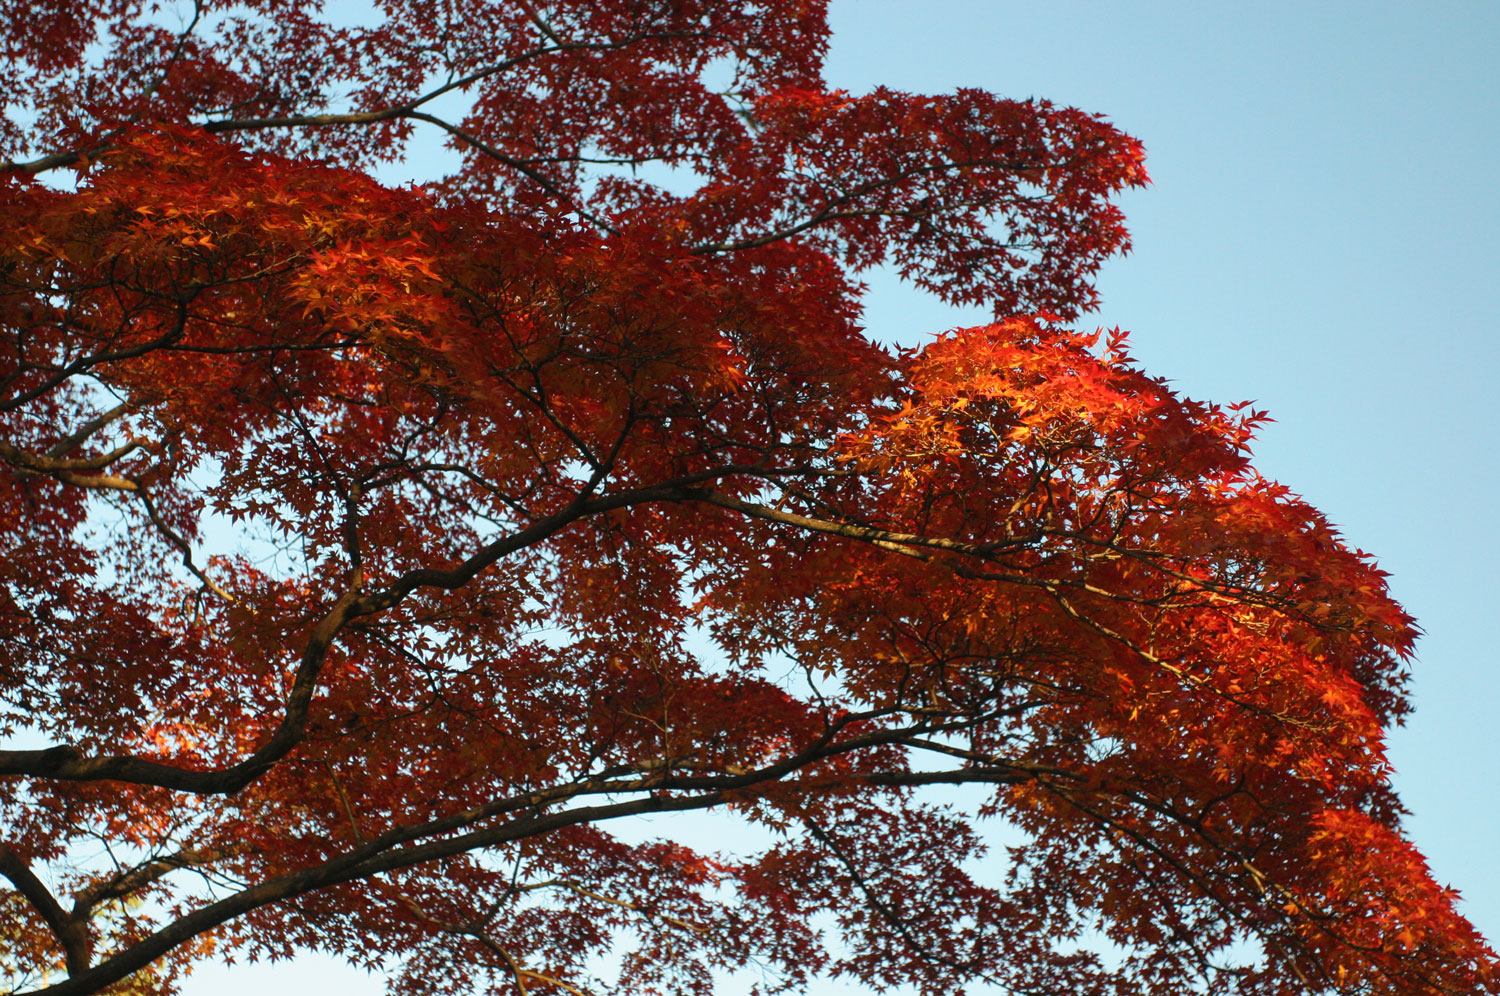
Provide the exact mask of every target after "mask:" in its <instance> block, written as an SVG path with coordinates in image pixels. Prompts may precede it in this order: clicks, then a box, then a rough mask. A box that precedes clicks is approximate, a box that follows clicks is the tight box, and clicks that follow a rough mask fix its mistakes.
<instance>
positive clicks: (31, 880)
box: [0, 843, 93, 976]
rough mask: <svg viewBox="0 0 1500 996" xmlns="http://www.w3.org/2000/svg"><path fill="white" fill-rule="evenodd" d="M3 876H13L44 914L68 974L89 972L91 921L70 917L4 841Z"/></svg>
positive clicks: (19, 888) (1, 845)
mask: <svg viewBox="0 0 1500 996" xmlns="http://www.w3.org/2000/svg"><path fill="white" fill-rule="evenodd" d="M0 875H4V876H5V877H6V878H8V879H10V881H11V884H12V885H14V886H15V887H16V891H18V892H19V893H20V894H21V895H23V896H25V897H26V901H27V902H29V903H30V904H31V906H32V908H33V909H35V910H36V911H37V912H38V913H39V914H41V917H42V920H43V921H45V922H46V924H47V928H48V929H49V930H51V931H52V934H53V936H54V937H56V938H57V940H58V942H59V943H60V944H61V945H62V949H63V956H64V958H65V960H66V963H67V966H68V974H69V975H70V976H76V975H80V974H82V973H84V972H86V971H88V968H89V962H90V961H91V960H92V957H93V950H92V949H93V940H92V939H91V938H90V937H89V929H88V922H87V921H86V920H82V919H75V918H74V917H71V916H69V915H68V914H67V913H66V912H65V911H64V910H63V908H62V906H61V905H59V904H58V902H57V899H56V897H54V896H53V895H52V893H51V892H50V891H49V890H48V889H47V886H46V885H44V884H43V883H42V880H41V879H39V878H37V877H36V873H35V872H33V871H32V870H31V868H30V867H28V866H27V864H26V862H25V861H23V860H21V856H20V855H18V854H17V853H16V852H15V851H14V850H12V849H11V847H10V845H8V844H4V843H0Z"/></svg>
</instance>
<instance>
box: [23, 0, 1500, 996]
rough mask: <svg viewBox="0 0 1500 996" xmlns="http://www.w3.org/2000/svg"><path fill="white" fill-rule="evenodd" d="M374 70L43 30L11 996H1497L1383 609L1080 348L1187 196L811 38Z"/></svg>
mask: <svg viewBox="0 0 1500 996" xmlns="http://www.w3.org/2000/svg"><path fill="white" fill-rule="evenodd" d="M320 8H321V5H320V4H318V3H315V2H308V0H243V2H235V3H229V2H221V0H194V2H192V3H178V4H165V5H163V4H155V3H147V2H144V0H87V2H78V3H73V4H67V5H58V4H52V3H45V2H38V0H0V39H3V44H4V59H5V65H6V73H7V76H6V82H7V86H6V90H5V96H4V98H0V100H3V103H0V110H3V115H4V116H3V117H0V158H3V159H5V160H7V165H6V166H5V170H4V172H5V174H6V176H5V179H4V181H3V184H0V335H3V349H0V522H3V531H0V537H3V538H0V542H3V544H4V545H3V548H0V549H3V557H0V580H3V584H0V729H3V732H4V733H5V735H6V737H7V749H3V750H0V776H3V777H0V814H3V816H0V877H3V878H4V879H5V880H7V881H8V883H9V884H10V886H11V887H12V889H11V891H9V892H7V893H4V894H3V895H0V968H3V972H4V975H5V983H4V985H5V986H6V987H7V988H8V990H10V991H12V992H16V993H21V992H37V993H48V994H55V996H64V994H74V993H96V992H122V993H123V992H139V993H146V992H152V993H155V992H170V991H172V989H173V988H174V986H175V984H176V983H177V982H178V981H179V980H180V976H181V973H182V972H183V970H184V969H185V968H186V967H187V966H189V965H191V963H192V962H193V961H194V960H196V959H199V958H202V957H205V956H207V955H209V954H216V955H217V956H220V957H230V958H243V957H287V956H291V955H292V954H294V953H295V952H297V951H299V950H307V949H320V950H324V951H329V952H333V953H335V954H339V955H342V956H344V957H347V958H348V959H350V960H351V961H354V962H356V963H359V964H378V965H382V966H384V967H386V968H387V969H389V970H390V972H391V986H392V989H393V991H395V992H397V993H403V994H411V996H417V994H424V993H449V992H453V993H461V992H469V991H491V990H493V991H501V992H507V991H511V992H517V993H522V994H525V993H543V992H556V993H563V992H573V993H586V994H591V996H592V994H597V993H602V992H605V991H616V990H618V991H621V992H630V993H651V992H663V993H665V992H693V993H709V992H712V991H714V988H715V985H716V981H715V980H716V978H718V977H719V976H720V973H723V972H725V971H732V970H738V969H746V970H748V974H747V975H746V978H747V979H750V980H751V981H752V982H753V984H754V985H755V986H757V987H759V988H760V989H763V990H765V991H791V992H797V991H804V990H806V988H807V987H808V986H809V985H810V984H813V980H815V978H816V977H818V976H820V975H824V974H833V975H838V976H841V977H845V978H847V979H850V980H854V981H856V982H858V983H861V984H863V985H865V986H867V987H869V988H871V989H874V990H882V989H886V988H890V987H894V986H911V987H912V988H914V989H915V990H916V991H917V992H920V993H922V994H949V993H956V992H962V991H964V990H966V989H967V990H969V991H979V990H985V991H1001V992H1013V993H1017V994H1033V993H1046V994H1075V993H1076V994H1095V996H1106V994H1118V996H1134V994H1155V993H1161V994H1166V993H1172V994H1177V993H1182V992H1210V993H1224V994H1243V996H1292V994H1321V993H1336V992H1349V993H1361V994H1372V996H1373V994H1412V996H1435V994H1438V993H1453V994H1461V996H1470V994H1475V993H1496V992H1500V976H1497V973H1496V962H1495V956H1494V953H1493V952H1492V951H1490V949H1489V948H1488V947H1487V946H1486V945H1485V943H1484V941H1483V939H1482V938H1480V937H1479V936H1478V935H1477V933H1476V932H1475V931H1474V929H1473V928H1472V927H1471V926H1470V925H1469V924H1468V923H1467V922H1466V921H1465V920H1464V919H1463V918H1462V917H1461V916H1460V915H1459V914H1458V913H1457V912H1456V911H1455V909H1454V898H1455V897H1454V895H1453V894H1452V892H1451V891H1450V890H1448V889H1446V888H1444V887H1442V886H1440V885H1439V884H1438V883H1436V882H1434V881H1433V879H1432V877H1431V875H1430V874H1429V873H1428V870H1427V868H1426V865H1425V863H1424V861H1423V859H1422V857H1421V856H1420V854H1419V853H1418V852H1417V851H1416V850H1415V849H1414V847H1413V846H1412V845H1411V843H1410V842H1409V841H1408V840H1407V839H1406V838H1405V837H1404V836H1403V835H1402V832H1401V828H1400V818H1401V815H1402V810H1401V807H1400V804H1399V801H1398V800H1397V799H1396V797H1395V795H1394V794H1393V792H1392V791H1391V788H1390V784H1389V776H1390V769H1389V765H1388V764H1387V762H1386V760H1385V757H1384V753H1383V743H1384V735H1385V731H1386V730H1387V729H1388V728H1389V727H1390V726H1391V725H1392V724H1393V723H1396V722H1399V721H1400V719H1401V717H1402V716H1403V715H1404V714H1405V713H1406V712H1407V711H1408V709H1409V704H1408V701H1407V698H1406V696H1405V691H1404V689H1405V683H1406V680H1407V673H1408V672H1407V662H1408V660H1409V657H1410V651H1411V647H1412V642H1413V639H1414V632H1415V630H1414V626H1413V623H1412V620H1411V619H1410V618H1409V617H1408V616H1407V614H1406V613H1405V612H1404V611H1403V610H1402V609H1401V608H1400V606H1399V605H1397V604H1396V603H1395V602H1394V601H1393V600H1392V599H1391V597H1390V595H1389V593H1388V592H1387V589H1386V585H1385V582H1384V575H1383V573H1382V572H1381V571H1380V570H1379V569H1378V568H1377V567H1376V566H1375V564H1374V563H1373V562H1372V559H1371V558H1370V557H1369V556H1368V555H1366V554H1365V553H1363V552H1361V551H1359V550H1358V549H1354V548H1352V547H1350V546H1349V545H1347V544H1346V543H1345V542H1344V541H1343V539H1342V538H1341V537H1340V536H1339V535H1338V534H1337V533H1336V532H1335V530H1334V529H1333V528H1332V527H1331V526H1330V525H1329V524H1328V522H1327V521H1326V520H1325V519H1324V518H1323V517H1322V516H1321V515H1320V514H1319V513H1318V512H1317V511H1316V510H1315V509H1313V508H1311V507H1309V506H1308V505H1307V504H1306V503H1305V502H1303V501H1302V500H1301V499H1300V498H1298V497H1297V496H1296V495H1295V494H1293V493H1292V492H1291V491H1289V490H1288V489H1287V488H1286V487H1284V486H1282V485H1280V484H1277V483H1275V482H1273V481H1269V480H1267V479H1265V478H1263V477H1262V476H1260V475H1259V474H1258V473H1256V471H1255V469H1254V468H1253V466H1252V464H1251V462H1250V456H1249V445H1250V442H1251V440H1252V436H1253V433H1254V431H1255V429H1256V426H1257V425H1258V424H1259V423H1260V422H1261V421H1262V420H1263V419H1264V417H1265V416H1264V415H1263V413H1260V412H1256V411H1254V410H1252V409H1250V408H1249V407H1248V406H1244V405H1234V406H1228V407H1223V406H1219V405H1214V404H1209V403H1204V402H1198V401H1194V400H1190V399H1187V398H1183V397H1180V396H1178V395H1177V394H1176V393H1174V392H1173V391H1172V390H1170V389H1169V388H1168V387H1167V385H1166V384H1165V383H1164V382H1163V381H1161V380H1160V379H1157V378H1154V377H1152V376H1150V375H1149V374H1147V373H1145V372H1143V371H1142V370H1140V369H1139V368H1138V367H1137V365H1136V364H1135V363H1134V362H1133V361H1132V359H1131V358H1130V356H1129V354H1128V342H1127V339H1126V337H1125V336H1124V335H1123V334H1121V333H1119V332H1118V331H1116V332H1098V333H1085V332H1080V331H1076V330H1074V329H1072V328H1070V327H1069V325H1068V324H1067V323H1068V322H1069V321H1072V320H1074V319H1076V318H1077V317H1078V316H1080V315H1081V314H1083V313H1085V312H1087V311H1088V310H1090V309H1091V308H1092V307H1093V306H1094V305H1095V304H1096V303H1097V295H1096V292H1095V290H1094V287H1093V283H1092V280H1093V277H1094V275H1095V273H1096V272H1097V270H1098V268H1099V266H1100V265H1101V263H1102V262H1103V261H1104V260H1106V259H1107V258H1109V257H1110V256H1112V255H1114V254H1117V253H1119V252H1122V251H1124V250H1125V249H1127V248H1128V246H1129V239H1128V235H1127V232H1126V229H1125V227H1124V221H1123V218H1122V216H1121V213H1120V211H1119V209H1118V207H1117V206H1116V205H1115V204H1114V203H1113V200H1112V198H1113V197H1114V196H1115V195H1116V194H1118V193H1119V192H1120V191H1122V190H1124V189H1126V188H1130V187H1135V186H1140V185H1143V184H1144V183H1145V182H1146V173H1145V170H1144V166H1143V151H1142V147H1141V145H1140V143H1139V142H1137V141H1136V140H1135V139H1134V138H1132V137H1130V136H1128V135H1125V134H1123V133H1121V132H1120V131H1119V130H1117V129H1116V128H1115V127H1113V126H1112V125H1111V124H1110V123H1109V122H1108V121H1106V120H1105V119H1103V118H1101V117H1099V116H1098V115H1095V114H1091V113H1085V112H1083V111H1079V110H1076V109H1071V108H1064V107H1058V106H1054V105H1052V104H1050V103H1048V102H1046V101H1043V100H1027V101H1016V100H1007V99H1003V98H1000V97H998V96H995V95H992V94H989V93H985V92H981V91H975V90H962V91H959V92H957V93H954V94H951V95H947V96H938V97H932V96H920V95H912V94H907V93H901V92H896V91H892V90H876V91H874V92H872V93H869V94H865V95H855V94H850V93H845V92H840V91H831V90H829V89H828V88H827V86H826V85H825V83H824V81H823V79H822V78H821V73H820V65H821V59H822V56H823V53H824V51H825V48H826V44H827V28H826V22H825V17H824V14H825V12H824V9H823V5H822V4H821V3H819V2H816V0H812V2H809V0H797V2H792V0H763V2H743V0H738V2H731V0H713V2H708V0H702V2H694V0H675V2H672V3H663V2H659V0H607V2H605V0H557V2H552V3H545V4H529V3H525V2H522V0H504V2H501V0H383V2H381V3H379V4H378V5H377V8H376V9H375V10H373V11H371V12H369V16H368V17H367V18H365V19H364V20H355V21H351V22H350V23H343V22H340V21H338V20H337V19H336V18H334V17H333V15H334V14H337V13H338V12H339V10H338V8H336V7H335V8H330V9H329V10H328V11H323V10H321V9H320ZM439 139H441V140H443V141H445V142H446V143H447V145H448V148H449V150H450V153H451V155H450V158H451V169H450V170H449V171H448V172H447V174H446V175H442V176H432V177H426V178H423V182H421V183H420V184H416V185H407V186H395V185H392V184H389V183H383V182H380V181H379V180H378V179H376V176H375V172H376V171H377V170H379V169H380V168H381V167H382V165H386V164H390V163H395V162H399V161H402V159H403V157H405V156H406V155H407V154H408V153H409V151H410V150H411V149H412V147H413V146H414V144H415V143H432V142H435V141H437V140H439ZM881 264H885V265H890V266H893V267H894V268H895V269H896V270H897V271H898V272H899V273H900V274H901V275H902V276H903V277H904V278H906V279H907V280H909V281H910V282H911V283H912V284H914V285H915V286H917V287H919V288H921V289H923V290H925V291H928V292H931V293H933V294H936V295H939V296H940V297H942V298H943V299H945V300H947V301H950V302H954V303H964V304H975V303H979V304H983V305H986V306H990V307H993V309H994V311H995V314H996V316H997V317H996V320H995V322H994V323H992V324H988V325H984V326H980V327H975V328H964V329H955V330H950V331H948V332H945V333H943V334H941V335H938V336H936V337H934V338H933V339H932V340H931V341H930V343H929V344H928V345H926V346H925V347H923V348H920V349H901V348H894V347H889V346H884V345H881V344H879V343H876V342H872V341H870V339H869V338H868V337H866V336H865V335H864V334H863V330H862V328H861V326H860V321H861V292H862V286H861V284H860V283H859V274H860V273H861V272H863V271H866V270H868V269H869V268H871V267H874V266H877V265H881ZM944 786H948V787H951V786H962V787H963V788H964V791H965V793H966V797H967V798H969V799H971V800H972V805H971V806H968V807H964V806H955V805H950V804H945V803H944V801H943V799H942V798H939V797H938V796H936V795H934V788H935V787H944ZM692 810H712V811H714V812H716V813H718V814H720V816H721V817H722V818H723V819H724V820H727V821H738V822H739V823H741V824H743V825H745V826H746V827H749V828H752V829H753V831H754V834H753V835H752V836H748V837H747V838H746V839H747V840H761V841H764V842H765V843H764V846H757V847H749V848H741V849H737V850H726V851H723V852H708V851H704V850H701V849H694V848H692V847H689V846H687V845H685V844H683V843H681V842H677V841H674V840H673V839H671V835H670V834H668V835H667V836H666V837H662V838H659V839H647V840H645V841H644V842H642V841H640V839H639V837H640V835H639V833H638V832H637V831H635V830H634V829H631V828H630V822H629V818H630V817H634V816H642V815H651V814H674V813H683V812H687V811H692ZM982 819H992V820H993V821H994V823H995V824H996V825H1004V826H1005V827H1006V828H1007V831H1006V832H1007V835H1008V836H1007V841H1008V846H1006V847H1003V848H1000V847H992V846H989V842H988V841H987V839H986V838H985V836H984V835H983V834H982V833H981V832H980V823H979V821H980V820H982ZM656 826H657V827H660V828H664V829H669V828H670V821H668V820H662V821H659V822H658V823H657V824H656ZM599 976H602V978H600V977H599ZM748 984H750V983H747V985H748Z"/></svg>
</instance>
